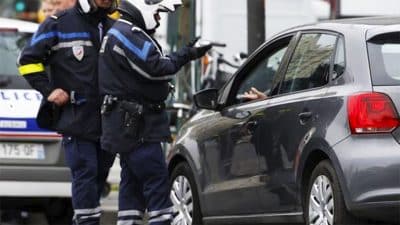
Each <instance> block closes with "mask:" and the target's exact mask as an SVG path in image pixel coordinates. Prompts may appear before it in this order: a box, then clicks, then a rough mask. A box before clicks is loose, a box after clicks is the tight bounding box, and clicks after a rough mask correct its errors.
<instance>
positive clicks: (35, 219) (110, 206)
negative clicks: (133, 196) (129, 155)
mask: <svg viewBox="0 0 400 225" xmlns="http://www.w3.org/2000/svg"><path fill="white" fill-rule="evenodd" d="M117 204H118V194H117V193H116V192H111V193H110V195H109V196H108V197H107V198H104V199H103V200H102V208H103V210H104V213H103V215H102V218H101V224H102V225H115V224H117V222H116V220H117V209H118V206H117ZM0 225H49V224H48V222H47V220H46V217H45V215H44V214H43V213H40V212H37V213H29V214H27V218H26V219H25V220H21V218H19V219H12V220H8V221H0Z"/></svg>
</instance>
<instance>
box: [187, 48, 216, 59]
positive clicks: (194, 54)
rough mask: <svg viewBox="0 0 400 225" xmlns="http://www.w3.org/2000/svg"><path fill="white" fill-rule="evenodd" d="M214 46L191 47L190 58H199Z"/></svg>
mask: <svg viewBox="0 0 400 225" xmlns="http://www.w3.org/2000/svg"><path fill="white" fill-rule="evenodd" d="M211 48H212V45H203V46H200V47H189V58H190V60H195V59H198V58H200V57H202V56H204V55H205V54H206V53H207V51H208V50H210V49H211Z"/></svg>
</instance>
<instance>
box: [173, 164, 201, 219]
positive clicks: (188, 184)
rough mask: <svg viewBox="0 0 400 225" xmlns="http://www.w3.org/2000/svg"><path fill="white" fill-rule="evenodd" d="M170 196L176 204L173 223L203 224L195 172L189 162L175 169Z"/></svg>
mask: <svg viewBox="0 0 400 225" xmlns="http://www.w3.org/2000/svg"><path fill="white" fill-rule="evenodd" d="M170 197H171V201H172V203H173V204H174V218H173V220H172V222H171V225H176V224H187V225H202V214H201V210H200V204H199V195H198V191H197V187H196V183H195V182H194V176H193V172H192V171H191V169H190V167H189V165H188V164H187V163H179V164H178V165H177V166H176V167H175V168H174V169H173V171H172V174H171V193H170ZM182 220H185V221H182ZM190 221H191V222H190Z"/></svg>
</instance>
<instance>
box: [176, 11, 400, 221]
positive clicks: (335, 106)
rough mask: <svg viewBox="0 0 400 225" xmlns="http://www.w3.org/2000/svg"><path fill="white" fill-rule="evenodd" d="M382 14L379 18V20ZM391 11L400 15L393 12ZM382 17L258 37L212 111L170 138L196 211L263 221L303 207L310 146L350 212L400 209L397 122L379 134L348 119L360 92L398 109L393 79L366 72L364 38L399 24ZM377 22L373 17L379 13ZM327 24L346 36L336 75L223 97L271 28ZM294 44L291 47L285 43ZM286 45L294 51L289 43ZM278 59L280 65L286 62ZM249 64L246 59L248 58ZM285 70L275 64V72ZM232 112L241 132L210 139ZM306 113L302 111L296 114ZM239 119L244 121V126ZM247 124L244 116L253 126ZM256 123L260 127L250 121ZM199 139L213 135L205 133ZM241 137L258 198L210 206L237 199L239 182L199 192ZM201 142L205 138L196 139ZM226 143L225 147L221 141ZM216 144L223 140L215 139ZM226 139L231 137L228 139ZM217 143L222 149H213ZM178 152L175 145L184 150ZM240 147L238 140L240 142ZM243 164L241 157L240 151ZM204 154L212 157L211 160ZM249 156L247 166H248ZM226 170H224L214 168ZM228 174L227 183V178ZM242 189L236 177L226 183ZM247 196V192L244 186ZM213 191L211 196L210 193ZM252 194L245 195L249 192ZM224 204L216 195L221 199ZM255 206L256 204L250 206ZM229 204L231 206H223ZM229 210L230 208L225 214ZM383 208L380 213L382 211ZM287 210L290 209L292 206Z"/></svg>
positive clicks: (373, 214) (376, 215)
mask: <svg viewBox="0 0 400 225" xmlns="http://www.w3.org/2000/svg"><path fill="white" fill-rule="evenodd" d="M382 21H389V22H387V24H388V25H387V26H385V23H384V22H382ZM393 21H400V18H397V19H394V20H393ZM393 21H392V22H390V20H388V18H385V19H382V20H380V19H379V18H378V19H377V20H374V19H369V20H368V19H365V20H363V19H356V20H343V21H334V22H332V21H328V22H322V23H319V24H312V25H306V26H301V27H295V28H291V29H288V30H287V31H284V32H282V33H280V34H278V35H276V36H274V37H272V38H271V39H270V40H268V41H267V42H266V43H265V44H263V45H262V46H261V47H260V48H259V49H258V50H257V51H256V52H255V53H254V54H253V55H252V56H250V57H249V60H248V62H246V63H245V64H244V65H243V66H242V67H241V68H240V69H239V70H238V72H237V73H236V74H235V75H234V78H232V80H230V81H229V82H228V84H227V85H226V86H225V87H224V89H222V90H221V91H220V96H219V99H218V102H219V104H220V108H219V109H218V110H216V111H210V110H206V111H201V112H200V113H199V114H197V115H195V116H194V117H193V118H192V119H190V121H189V122H188V123H186V124H185V125H184V126H183V128H182V130H181V132H180V133H179V134H178V137H177V138H178V139H177V142H176V145H175V146H174V147H173V148H172V149H171V151H170V153H169V160H170V161H171V160H172V161H173V159H174V157H175V156H177V155H179V156H180V157H182V158H181V159H180V160H187V161H188V162H189V165H190V166H191V167H192V170H193V173H194V176H195V181H196V182H197V185H198V188H199V190H200V191H199V194H200V196H199V198H200V206H201V209H202V213H203V216H204V221H205V222H206V223H207V224H208V223H217V222H218V221H223V222H227V221H229V222H232V223H235V222H237V223H239V221H241V222H244V223H246V221H253V222H255V221H256V222H260V221H261V222H262V221H264V222H268V220H263V219H262V218H264V219H265V218H268V216H272V217H274V218H275V217H286V218H289V217H290V216H291V214H293V213H294V214H296V215H300V214H301V213H302V211H303V209H302V207H303V205H302V201H303V200H304V199H302V195H303V193H304V187H303V186H304V185H305V184H306V185H307V184H308V180H304V179H308V178H307V176H310V174H309V173H310V169H311V171H312V169H313V168H309V166H310V165H311V166H315V165H316V164H317V163H318V162H312V163H311V164H310V161H309V159H312V158H313V157H314V156H315V155H316V154H318V155H319V156H320V158H318V160H329V161H330V162H331V164H332V166H333V168H334V170H335V172H336V175H337V177H338V180H339V185H340V187H341V189H342V192H343V197H344V201H345V204H346V207H347V209H348V210H349V211H350V213H352V214H355V215H357V216H362V217H367V218H372V219H380V220H385V221H399V220H398V219H397V220H396V216H398V215H399V214H398V212H399V211H400V190H399V187H400V155H399V154H400V148H399V145H400V128H397V129H396V130H395V131H393V132H392V133H387V134H363V135H352V134H351V132H350V129H349V121H348V112H347V100H348V97H349V96H351V95H354V94H357V93H360V92H372V91H376V92H382V93H385V94H387V95H388V96H389V97H390V98H391V99H392V101H393V103H394V105H395V107H396V109H397V112H399V110H400V108H399V107H400V101H399V99H400V91H399V90H398V86H373V85H372V82H371V72H370V66H369V65H370V64H369V59H368V50H367V39H368V38H371V37H373V36H374V35H377V34H381V33H384V32H392V31H396V32H397V31H398V25H393ZM381 22H382V23H383V24H380V23H381ZM297 32H299V35H301V34H305V33H331V34H334V35H337V36H338V37H340V38H343V40H344V45H345V46H344V48H345V51H344V54H345V70H344V72H343V74H339V76H338V77H333V74H332V73H331V77H330V80H329V83H328V84H326V85H325V86H322V87H319V88H314V89H306V90H304V91H299V92H291V93H289V94H278V95H274V96H272V98H270V99H267V100H262V101H256V102H249V103H243V104H233V105H231V104H232V103H231V102H229V98H231V97H232V95H234V94H235V90H234V89H235V88H237V86H238V85H237V84H235V79H239V78H238V77H237V76H240V75H241V73H245V72H246V71H249V70H250V69H249V68H251V67H252V66H253V64H254V62H253V61H255V60H256V59H257V57H258V55H259V54H261V53H262V51H263V49H264V48H265V47H266V46H269V45H272V44H271V43H272V42H275V41H276V40H278V39H279V38H282V37H284V36H285V35H288V34H296V33H297ZM289 52H292V51H289ZM290 54H292V53H290ZM287 60H288V59H287V58H286V61H285V60H283V63H282V64H283V65H281V68H286V66H287V65H286V64H287ZM247 67H249V68H247ZM283 72H284V71H281V73H283ZM304 112H311V116H310V117H309V119H308V120H306V121H302V120H300V118H299V115H300V114H302V113H304ZM246 113H249V114H248V117H246V118H245V119H240V120H238V124H240V123H241V124H240V125H239V126H238V127H235V128H234V129H233V130H232V131H229V132H231V133H234V134H241V136H240V137H239V138H237V137H236V136H235V138H232V135H231V138H227V137H229V135H227V136H224V137H225V139H224V140H225V143H228V144H225V145H220V144H219V143H220V142H218V140H219V139H221V137H222V136H221V135H220V133H223V132H222V131H224V132H225V133H229V132H228V131H227V129H228V128H229V127H234V126H232V124H234V122H233V121H232V115H246ZM303 115H304V114H303ZM253 121H255V122H256V123H255V124H256V127H255V130H253V131H249V130H247V131H246V132H242V130H241V129H242V128H246V129H247V128H248V125H249V122H253ZM246 125H247V127H246ZM253 125H254V124H252V126H253ZM257 129H258V130H257ZM204 140H212V141H209V142H204ZM237 140H240V142H241V143H243V144H244V145H243V146H244V148H246V149H247V150H249V152H248V154H249V155H251V154H253V152H254V151H255V152H256V153H257V155H258V156H259V158H258V162H257V166H258V167H259V172H258V173H252V174H251V175H252V176H249V177H253V178H254V180H251V179H248V180H247V183H248V184H247V185H248V186H252V187H254V188H255V190H257V192H258V196H259V201H258V202H257V201H256V202H254V203H253V205H252V206H251V207H254V208H252V209H253V210H248V208H247V207H248V205H247V203H246V204H243V209H242V210H239V211H238V208H237V207H236V206H233V207H227V206H228V205H225V204H223V205H224V206H225V209H222V206H219V208H218V207H217V208H216V207H213V204H218V203H219V202H235V201H237V203H241V202H240V201H239V200H238V199H234V200H232V198H238V197H241V198H243V196H247V195H246V194H247V193H245V192H242V193H238V192H230V193H228V192H227V193H226V195H221V196H213V198H210V197H205V196H206V195H207V192H205V190H206V191H207V190H209V189H210V187H209V185H210V183H211V182H210V180H212V179H215V177H216V176H217V177H218V176H219V177H224V176H220V175H221V168H223V167H224V166H223V165H224V163H226V162H228V164H226V165H228V166H232V165H233V162H234V160H233V158H234V157H233V156H230V158H229V157H227V158H226V157H225V158H223V157H222V158H223V159H224V160H221V157H220V156H221V155H223V154H224V153H225V152H230V151H231V152H232V151H234V149H235V144H234V143H236V142H235V141H237ZM204 143H206V145H207V146H208V148H205V147H204V145H205V144H204ZM229 144H231V145H232V146H231V147H230V148H231V149H230V150H229V149H227V146H229ZM219 147H222V148H219ZM228 148H229V147H228ZM221 149H223V151H222V150H221ZM183 151H184V152H185V153H184V154H182V152H183ZM243 151H244V150H243ZM241 158H242V160H243V162H242V163H243V165H246V162H247V160H248V159H249V158H251V157H248V155H247V156H245V155H242V157H241ZM210 162H213V165H212V166H210ZM255 167H256V164H252V165H251V166H249V167H248V168H247V169H255ZM222 174H225V175H226V173H222ZM229 184H231V183H229ZM231 188H235V189H236V190H240V186H238V187H237V186H231V187H230V189H231ZM249 196H250V197H249V200H252V199H254V195H249ZM217 200H218V201H217ZM249 202H250V201H249ZM221 205H222V204H221ZM257 207H261V208H257ZM230 210H232V211H230ZM231 213H234V215H232V214H231ZM382 215H384V216H382ZM292 216H293V215H292Z"/></svg>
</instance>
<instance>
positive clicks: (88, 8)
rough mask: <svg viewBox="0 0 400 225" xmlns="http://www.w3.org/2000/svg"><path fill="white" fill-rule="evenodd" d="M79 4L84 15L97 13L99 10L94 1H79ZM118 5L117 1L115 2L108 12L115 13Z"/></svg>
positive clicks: (114, 0)
mask: <svg viewBox="0 0 400 225" xmlns="http://www.w3.org/2000/svg"><path fill="white" fill-rule="evenodd" d="M78 3H79V5H80V6H81V9H82V11H83V12H84V13H89V12H95V11H96V10H97V8H98V7H97V5H96V3H95V1H94V0H78ZM117 5H118V3H117V0H113V3H112V6H111V7H110V9H109V10H108V11H109V13H112V12H114V11H115V10H116V9H117Z"/></svg>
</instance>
